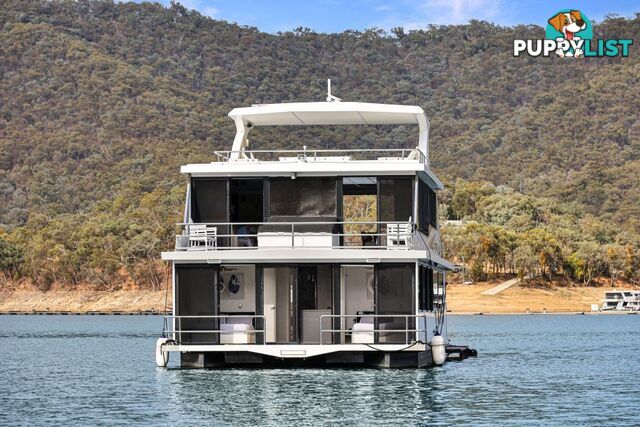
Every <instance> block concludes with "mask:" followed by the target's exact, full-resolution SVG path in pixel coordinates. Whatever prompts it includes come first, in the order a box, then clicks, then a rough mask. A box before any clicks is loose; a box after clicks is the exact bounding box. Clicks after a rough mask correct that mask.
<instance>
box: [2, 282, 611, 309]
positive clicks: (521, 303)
mask: <svg viewBox="0 0 640 427" xmlns="http://www.w3.org/2000/svg"><path fill="white" fill-rule="evenodd" d="M494 285H495V283H479V284H472V285H462V284H450V285H449V286H448V287H447V308H448V311H447V314H449V315H493V314H511V315H513V314H530V315H538V314H545V312H546V314H581V313H584V314H621V313H615V312H614V313H610V312H592V311H591V304H598V306H601V305H602V299H603V298H604V293H605V292H606V291H607V290H611V289H612V288H609V287H581V286H573V287H561V286H549V287H544V288H535V287H526V286H521V285H519V284H517V285H514V286H512V287H511V288H509V289H506V290H505V291H503V292H500V293H499V294H496V295H483V294H482V292H483V291H485V290H487V289H489V288H491V287H492V286H494ZM165 298H168V300H167V301H166V304H167V305H166V307H165ZM171 307H172V301H171V294H170V293H169V295H167V294H166V291H165V290H157V291H154V290H149V289H128V290H127V289H120V290H114V291H105V290H93V289H90V288H81V289H65V288H56V289H51V290H49V291H46V292H43V291H40V290H38V289H35V288H27V287H22V288H17V289H5V290H3V291H2V292H0V314H45V315H46V314H54V313H55V314H62V315H64V314H88V315H93V314H95V315H105V314H113V315H121V314H122V315H128V314H142V315H146V314H165V313H166V312H167V311H168V312H171Z"/></svg>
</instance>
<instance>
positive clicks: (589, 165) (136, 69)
mask: <svg viewBox="0 0 640 427" xmlns="http://www.w3.org/2000/svg"><path fill="white" fill-rule="evenodd" d="M594 30H595V37H597V38H631V39H634V40H640V15H638V14H637V15H636V16H635V17H632V18H622V17H609V18H607V19H606V20H605V21H604V22H602V23H597V24H596V26H595V28H594ZM543 36H544V30H543V28H542V27H540V26H537V25H529V26H516V27H500V26H496V25H493V24H490V23H487V22H480V21H472V22H470V23H469V24H467V25H456V26H431V27H429V28H424V29H422V30H416V31H405V30H403V29H402V28H395V29H393V30H392V31H391V33H389V34H387V33H385V32H384V31H382V30H379V29H369V30H365V31H345V32H343V33H339V34H320V33H316V32H314V31H313V30H310V29H306V28H298V29H296V30H293V31H290V32H284V33H279V34H267V33H263V32H260V31H258V30H257V29H256V28H251V27H245V26H239V25H236V24H230V23H227V22H223V21H217V20H212V19H209V18H207V17H204V16H202V15H200V14H199V13H197V12H195V11H189V10H187V9H185V8H184V7H182V6H181V5H179V4H173V5H172V6H171V7H169V8H164V7H162V6H161V5H158V4H153V3H143V4H134V3H116V2H113V1H96V0H79V1H71V0H67V1H61V0H53V1H37V0H4V1H3V2H2V3H1V4H0V228H1V229H2V230H3V231H2V232H0V269H1V270H2V271H3V272H4V274H5V276H7V277H13V278H19V277H26V278H29V279H31V280H33V281H34V283H36V284H38V285H39V286H41V287H43V288H47V287H48V286H50V285H51V283H53V282H61V283H69V284H74V283H81V282H88V283H94V284H96V285H102V286H113V285H114V284H117V283H120V282H122V281H125V280H131V279H133V280H134V281H136V282H137V283H139V284H141V285H149V286H154V287H157V286H160V283H161V282H162V280H163V277H164V276H163V274H164V272H163V269H162V267H161V266H160V265H159V264H158V262H157V258H158V254H159V251H160V250H162V249H164V248H167V247H170V246H171V245H172V243H173V240H172V235H173V233H174V231H175V230H174V225H173V224H174V223H175V222H176V221H178V220H179V218H180V209H181V204H182V202H183V191H184V180H183V177H181V176H180V174H179V165H180V164H183V163H187V162H206V161H212V160H214V158H213V157H214V156H213V151H214V150H216V149H218V150H220V149H229V148H230V144H231V141H232V137H233V134H234V128H233V123H232V121H231V120H229V119H228V117H226V114H227V112H228V111H229V110H230V109H231V108H233V107H236V106H243V105H249V104H252V103H261V102H286V101H309V100H321V99H323V98H324V90H325V87H324V82H325V79H326V78H327V77H331V78H332V80H333V82H334V86H335V88H334V92H335V93H336V94H337V95H338V96H340V97H341V98H343V99H345V100H352V101H364V102H385V103H402V104H417V105H420V106H422V107H423V108H424V109H425V111H426V112H427V114H428V115H429V117H430V119H431V138H430V141H431V147H432V150H431V164H432V168H433V169H434V170H435V171H436V173H438V174H439V175H440V176H441V177H443V179H444V181H445V183H447V184H449V185H452V187H451V188H450V190H449V192H448V193H447V194H446V195H445V197H444V198H443V202H444V203H445V204H446V206H443V208H442V209H441V212H442V213H443V216H446V217H449V218H451V219H469V220H474V221H477V222H478V223H477V224H473V223H471V224H469V223H468V224H467V225H466V226H463V227H456V228H453V227H449V228H448V229H447V230H446V233H447V236H448V237H447V239H448V242H449V244H448V248H449V255H453V256H454V257H462V256H465V259H466V260H467V261H468V262H470V263H472V264H473V268H472V269H473V271H474V274H475V275H476V276H477V277H481V276H483V275H487V274H491V273H492V272H493V271H498V270H505V269H506V270H510V269H512V270H513V271H516V272H519V273H520V274H523V275H546V276H549V275H553V274H565V275H571V276H572V277H575V278H577V279H580V280H586V282H589V277H591V275H592V274H607V275H613V276H616V275H618V276H621V275H627V276H628V278H629V279H632V278H634V277H635V278H636V280H637V275H638V270H639V269H638V268H637V266H638V264H637V262H638V254H639V253H640V243H639V242H638V236H639V234H640V221H639V220H638V218H639V217H640V173H638V171H639V170H640V116H639V114H638V112H639V111H640V99H639V98H638V96H637V88H638V87H639V85H640V60H639V57H638V50H637V46H636V45H634V46H632V48H631V51H630V55H629V58H624V59H623V58H612V59H602V58H600V59H584V60H581V61H567V60H564V61H560V60H557V59H556V58H547V59H545V58H528V57H519V58H514V57H513V56H512V54H511V50H512V40H513V39H514V38H534V37H538V38H540V37H543ZM636 44H637V43H636ZM253 136H254V139H253V140H252V148H273V147H278V148H299V147H300V146H301V145H303V144H304V145H308V146H310V147H327V148H333V147H344V148H347V147H367V148H371V147H376V146H385V147H410V146H413V145H414V144H415V142H414V139H415V135H413V134H412V133H411V132H410V130H409V129H404V128H394V129H388V128H386V127H377V128H371V129H369V128H367V129H364V132H363V130H362V129H351V128H349V129H342V128H336V129H315V128H311V129H307V130H305V131H304V133H303V131H301V130H293V131H290V132H286V133H284V134H281V133H278V134H276V133H274V132H272V131H262V132H257V133H256V134H255V135H253ZM512 189H513V190H512ZM594 254H595V255H594ZM610 254H617V255H615V256H614V255H610ZM596 255H597V257H598V261H597V266H595V267H592V266H591V264H590V263H592V262H596V261H594V256H596ZM625 257H626V258H625ZM614 258H615V259H616V261H615V262H614V261H612V260H613V259H614ZM634 263H635V264H634ZM634 269H635V270H634ZM634 271H635V272H634ZM634 274H635V276H634Z"/></svg>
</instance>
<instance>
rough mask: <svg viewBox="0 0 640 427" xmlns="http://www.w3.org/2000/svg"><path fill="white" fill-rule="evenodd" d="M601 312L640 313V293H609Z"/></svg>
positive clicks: (606, 295)
mask: <svg viewBox="0 0 640 427" xmlns="http://www.w3.org/2000/svg"><path fill="white" fill-rule="evenodd" d="M600 310H601V311H640V291H635V290H634V291H631V290H625V291H607V292H605V294H604V301H603V303H602V308H601V309H600Z"/></svg>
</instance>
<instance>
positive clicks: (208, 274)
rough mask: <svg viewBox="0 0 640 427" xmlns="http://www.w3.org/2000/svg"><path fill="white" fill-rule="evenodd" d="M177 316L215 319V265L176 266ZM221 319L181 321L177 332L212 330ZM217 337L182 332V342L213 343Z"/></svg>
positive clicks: (179, 319)
mask: <svg viewBox="0 0 640 427" xmlns="http://www.w3.org/2000/svg"><path fill="white" fill-rule="evenodd" d="M175 269H176V299H177V301H176V313H177V315H178V316H214V315H217V314H218V287H217V286H218V267H217V266H212V265H206V264H205V265H176V267H175ZM218 323H219V322H218V320H217V319H212V318H184V319H183V318H178V319H176V329H177V330H183V331H213V330H217V328H218ZM218 338H219V337H218V334H216V333H207V332H183V333H180V334H179V339H181V342H182V343H187V344H188V343H191V344H196V343H200V344H212V343H217V342H218Z"/></svg>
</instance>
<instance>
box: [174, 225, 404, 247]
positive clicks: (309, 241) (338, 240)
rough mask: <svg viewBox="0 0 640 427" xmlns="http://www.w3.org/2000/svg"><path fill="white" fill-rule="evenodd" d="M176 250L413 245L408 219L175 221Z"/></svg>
mask: <svg viewBox="0 0 640 427" xmlns="http://www.w3.org/2000/svg"><path fill="white" fill-rule="evenodd" d="M178 226H180V227H181V228H182V230H183V231H182V234H179V235H177V236H176V246H175V248H176V250H177V251H216V250H227V249H246V250H251V249H285V248H306V249H311V248H313V249H323V248H324V249H327V248H331V249H356V248H366V249H405V250H406V249H413V247H414V234H415V223H413V222H411V221H368V222H362V221H336V222H324V221H311V222H305V221H300V222H224V223H179V224H178Z"/></svg>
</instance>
